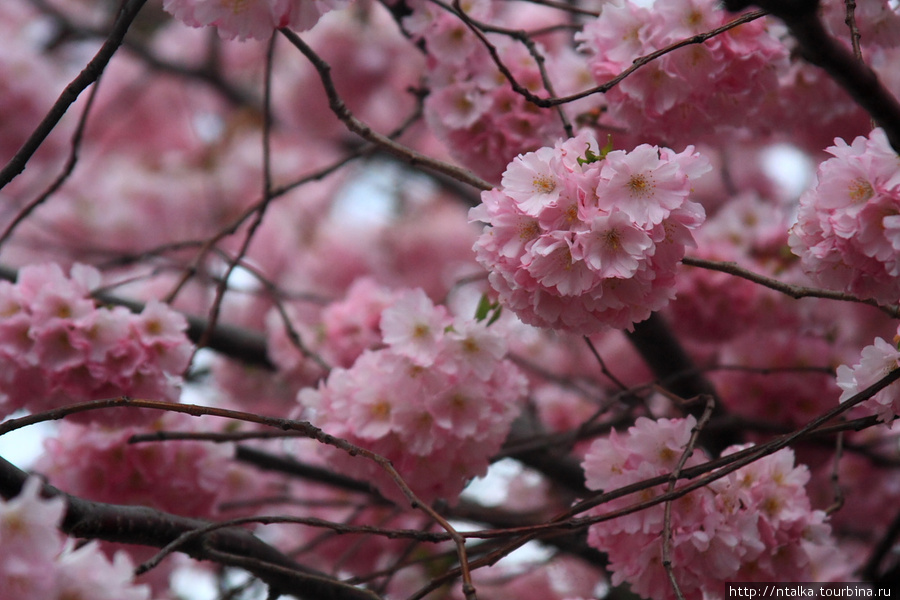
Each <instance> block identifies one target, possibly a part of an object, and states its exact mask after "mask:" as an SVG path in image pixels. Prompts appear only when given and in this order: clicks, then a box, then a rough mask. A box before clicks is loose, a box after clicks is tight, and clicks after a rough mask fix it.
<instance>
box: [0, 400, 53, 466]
mask: <svg viewBox="0 0 900 600" xmlns="http://www.w3.org/2000/svg"><path fill="white" fill-rule="evenodd" d="M25 415H26V413H25V412H23V411H19V412H16V413H15V414H12V415H10V416H9V419H15V418H18V417H24V416H25ZM55 434H56V425H55V424H54V423H36V424H34V425H29V426H28V427H23V428H22V429H17V430H15V431H11V432H9V433H7V434H6V435H3V436H0V456H2V457H3V458H5V459H6V460H8V461H9V462H11V463H12V464H14V465H16V466H17V467H19V468H20V469H23V470H26V471H27V470H28V469H30V468H31V467H32V465H34V462H35V461H36V460H37V459H38V457H39V456H40V455H41V454H43V452H44V440H45V439H47V438H49V437H53V436H54V435H55Z"/></svg>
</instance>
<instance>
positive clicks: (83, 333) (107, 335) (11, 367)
mask: <svg viewBox="0 0 900 600" xmlns="http://www.w3.org/2000/svg"><path fill="white" fill-rule="evenodd" d="M99 285H100V273H99V271H97V270H96V269H94V268H93V267H88V266H85V265H79V264H76V265H74V266H73V267H72V269H71V275H70V276H66V275H65V274H64V272H63V270H62V269H61V268H60V267H59V265H57V264H47V265H34V266H27V267H24V268H22V269H21V270H20V271H19V276H18V280H17V282H16V283H15V284H13V283H11V282H8V281H2V282H0V315H2V316H3V318H2V319H0V414H2V415H7V414H9V413H11V412H13V411H15V410H17V409H20V408H25V409H28V410H29V411H32V412H36V411H41V410H48V409H51V408H54V407H57V406H61V405H64V404H72V403H75V402H83V401H87V400H97V399H101V398H110V397H116V396H123V395H125V396H132V397H144V398H153V399H157V400H168V401H175V400H177V399H178V397H179V393H180V391H179V384H180V382H181V374H182V372H183V371H184V370H185V369H186V368H187V366H188V362H189V361H190V357H191V350H192V345H191V343H190V341H189V340H188V338H187V336H186V335H185V330H186V328H187V322H186V321H185V319H184V317H183V316H181V315H180V314H179V313H177V312H175V311H173V310H171V309H169V307H168V306H166V305H165V304H162V303H160V302H156V301H151V302H149V303H148V304H147V305H146V307H145V308H144V310H143V311H142V312H141V313H140V314H134V313H131V312H130V311H128V310H127V309H125V308H123V307H113V308H106V307H98V306H97V303H96V302H95V301H94V299H92V298H91V291H92V290H94V289H96V288H97V287H99ZM136 414H139V413H138V411H92V412H88V413H83V415H85V418H95V419H104V420H107V421H108V422H109V421H110V420H117V419H119V420H120V419H123V418H124V419H128V418H131V417H133V416H134V415H136Z"/></svg>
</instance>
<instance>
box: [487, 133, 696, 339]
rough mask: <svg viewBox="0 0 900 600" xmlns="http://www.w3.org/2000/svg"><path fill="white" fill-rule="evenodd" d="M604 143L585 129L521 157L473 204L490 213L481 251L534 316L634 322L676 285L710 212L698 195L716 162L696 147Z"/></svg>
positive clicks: (595, 323) (505, 289) (558, 321)
mask: <svg viewBox="0 0 900 600" xmlns="http://www.w3.org/2000/svg"><path fill="white" fill-rule="evenodd" d="M598 152H600V151H599V150H598V149H597V142H596V140H595V139H594V138H593V137H592V136H591V135H590V134H581V135H579V136H577V137H575V138H570V139H569V140H566V141H562V142H558V143H557V144H556V145H555V146H554V147H552V148H551V147H544V148H541V149H540V150H538V151H536V152H530V153H528V154H525V155H520V156H519V157H517V158H516V159H515V160H513V162H512V163H510V164H509V167H508V168H507V170H506V171H505V172H504V174H503V182H502V187H501V188H500V189H496V188H495V189H493V190H490V191H486V192H483V193H482V195H481V200H482V204H481V205H479V206H477V207H475V208H473V209H472V210H471V211H470V213H469V217H470V219H472V220H473V221H481V222H484V223H487V227H485V229H484V232H483V233H482V235H481V237H480V238H479V239H478V241H477V242H476V243H475V252H476V256H477V258H478V261H479V262H480V263H481V264H482V265H483V266H484V267H485V268H487V269H488V271H489V272H490V282H491V285H492V286H493V288H494V289H495V290H496V291H497V292H499V294H500V297H501V299H502V300H503V302H504V303H505V304H506V305H508V306H509V307H510V308H512V310H513V311H515V313H516V314H517V315H518V316H519V318H520V319H522V320H523V321H525V322H526V323H529V324H531V325H535V326H538V327H550V328H554V329H563V330H568V331H572V332H576V333H579V334H587V333H592V332H596V331H599V330H601V329H604V328H607V327H614V328H620V329H625V328H631V327H632V326H633V324H634V323H636V322H639V321H643V320H644V319H646V318H647V317H649V316H650V313H651V312H653V311H655V310H658V309H660V308H662V307H663V306H665V305H666V304H667V303H668V302H669V300H670V299H671V298H672V296H673V295H674V294H673V288H674V285H675V269H676V267H677V265H678V263H679V261H680V260H681V259H682V258H683V256H684V251H685V247H686V246H691V245H693V244H694V238H693V235H692V234H691V230H692V229H694V228H696V227H698V226H699V225H700V224H701V223H702V222H703V220H704V218H705V212H704V210H703V208H702V207H701V206H700V205H699V204H697V203H696V202H693V201H691V200H689V199H688V197H689V196H690V194H691V190H692V185H693V181H694V180H695V179H696V178H697V177H699V176H700V175H701V174H702V173H705V172H706V171H708V170H709V168H710V167H709V163H708V161H707V160H706V159H705V158H703V157H702V156H700V154H698V153H697V152H695V151H694V148H693V146H688V147H687V148H686V149H685V150H684V151H682V152H680V153H676V152H674V151H672V150H670V149H668V148H659V147H656V146H650V145H647V144H642V145H640V146H638V147H637V148H635V149H634V150H632V151H631V152H625V151H623V150H616V151H611V152H608V153H605V155H604V156H601V155H600V154H598Z"/></svg>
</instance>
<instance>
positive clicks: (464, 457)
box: [299, 289, 526, 502]
mask: <svg viewBox="0 0 900 600" xmlns="http://www.w3.org/2000/svg"><path fill="white" fill-rule="evenodd" d="M380 328H381V332H382V335H383V344H384V346H383V347H382V348H381V349H377V350H366V351H365V352H363V353H362V354H361V355H360V356H359V358H358V359H357V360H356V362H355V363H354V364H353V366H352V367H350V368H348V369H340V368H338V369H333V370H332V371H331V373H330V375H329V377H328V379H327V380H326V381H325V382H324V383H323V384H321V385H320V386H319V388H318V389H316V390H314V389H312V388H306V389H304V390H302V391H301V392H300V395H299V401H300V403H301V404H302V405H303V406H304V407H306V409H307V410H308V412H309V417H310V420H311V421H312V422H313V423H314V424H316V425H318V426H320V427H322V428H323V429H324V430H325V431H326V432H328V433H330V434H332V435H335V436H338V437H340V438H343V439H346V440H348V441H350V442H352V443H354V444H356V445H358V446H361V447H364V448H367V449H370V450H372V451H374V452H376V453H378V454H381V455H382V456H385V457H387V458H389V459H391V461H392V462H393V464H394V466H395V467H396V469H397V471H398V472H399V473H400V474H401V476H403V477H404V479H405V480H406V482H407V483H408V484H409V485H410V486H411V487H412V489H413V491H415V492H416V494H418V495H419V497H420V498H421V499H422V500H424V501H426V502H430V501H432V500H434V499H437V498H443V499H446V500H447V501H450V502H453V501H455V500H456V498H457V496H458V495H459V493H460V491H462V489H463V487H464V486H465V484H466V483H467V482H468V481H469V480H470V479H471V478H472V477H476V476H478V475H483V474H484V473H485V471H486V470H487V467H488V458H489V457H490V456H491V455H493V454H494V453H495V452H497V450H499V448H500V445H501V444H502V443H503V441H504V439H505V438H506V435H507V433H508V432H509V427H510V424H511V423H512V420H513V418H514V417H515V415H516V414H517V413H518V403H519V401H520V400H521V398H522V397H523V396H524V394H525V389H526V380H525V377H524V376H523V375H522V374H521V372H520V371H519V370H518V369H517V368H516V367H515V366H514V365H513V364H512V363H511V362H509V361H508V360H505V359H504V356H505V353H506V345H505V342H504V340H503V338H502V337H501V336H499V335H497V334H495V333H494V332H492V331H491V330H489V329H488V328H487V326H486V325H485V324H484V323H482V322H477V321H469V320H462V319H453V318H451V317H450V316H449V314H448V313H447V311H446V310H445V309H444V308H443V307H442V306H435V305H434V304H432V302H431V300H430V299H429V298H428V297H427V296H426V295H425V293H424V292H422V291H421V290H420V289H417V290H407V291H405V292H403V293H401V294H400V295H399V297H398V298H397V299H396V301H394V302H393V303H392V304H391V305H390V306H389V307H388V308H386V309H385V310H384V311H383V312H382V314H381V321H380ZM326 451H327V455H328V459H329V461H330V462H331V463H332V464H333V465H334V466H335V467H337V468H339V469H341V470H342V471H343V472H346V473H348V474H350V475H353V476H355V477H358V478H361V479H365V480H367V481H371V482H373V483H375V484H376V485H377V486H378V488H379V490H380V491H381V492H382V493H383V494H384V495H385V496H388V497H390V498H395V499H401V498H402V496H401V495H400V494H399V491H398V488H397V486H396V484H395V482H393V481H392V480H391V479H390V478H389V477H388V476H387V475H386V474H385V473H384V472H383V470H382V469H381V468H380V467H378V466H377V465H376V464H374V463H373V462H371V461H366V460H362V459H360V458H353V457H351V456H349V455H348V454H347V453H345V452H342V451H337V450H334V449H332V448H327V449H326Z"/></svg>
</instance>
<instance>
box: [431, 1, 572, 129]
mask: <svg viewBox="0 0 900 600" xmlns="http://www.w3.org/2000/svg"><path fill="white" fill-rule="evenodd" d="M432 2H434V3H435V4H438V5H440V6H443V7H445V8H446V9H447V10H451V11H452V12H453V13H454V14H455V15H456V16H457V17H459V19H460V20H461V21H462V22H463V23H464V24H465V26H466V27H468V28H469V30H470V31H471V32H472V33H473V34H474V35H475V37H477V38H478V39H479V41H480V42H481V43H482V45H483V46H484V47H485V48H486V49H487V51H488V54H489V55H490V57H491V60H493V61H494V65H495V66H496V67H497V68H498V69H500V72H501V73H502V74H503V76H504V77H505V78H506V80H507V81H508V82H509V85H510V86H511V87H512V89H513V91H515V92H516V93H518V94H520V95H521V96H523V97H524V98H525V100H526V101H528V102H531V103H532V104H535V103H534V102H533V101H532V100H531V97H532V96H534V95H533V94H532V93H531V92H530V91H529V90H528V88H526V87H525V86H523V85H522V84H521V83H519V82H518V81H517V80H516V78H515V76H514V75H513V74H512V71H510V70H509V67H507V66H506V64H505V63H504V62H503V59H501V58H500V53H499V52H498V51H497V47H496V46H494V44H492V43H491V41H490V40H489V39H487V36H486V35H485V33H486V32H493V33H500V34H502V35H506V36H509V37H511V38H512V39H515V40H518V41H519V42H521V43H522V44H524V45H525V48H527V49H528V53H529V54H530V55H531V58H533V59H534V62H535V64H536V65H537V68H538V72H539V73H540V75H541V82H542V83H543V84H544V89H545V90H547V93H548V94H550V97H554V96H556V92H554V91H553V83H552V82H551V81H550V76H549V74H548V73H547V67H546V65H545V63H546V58H545V57H544V55H543V54H541V53H540V51H538V48H537V44H535V42H534V40H533V39H532V38H531V36H529V35H528V33H527V32H525V31H522V30H514V29H506V28H504V27H497V26H493V25H487V24H485V23H480V22H476V21H475V20H474V19H472V18H471V17H470V16H469V15H468V14H466V12H465V11H464V10H463V9H462V5H461V4H460V0H452V2H453V8H452V9H450V7H447V6H446V5H444V4H443V3H442V2H440V0H432ZM555 108H556V113H557V115H558V116H559V118H560V121H562V126H563V129H564V130H565V132H566V135H567V136H568V137H574V136H575V132H574V130H573V129H572V123H571V122H569V118H568V117H567V116H566V113H565V112H564V111H563V108H562V105H561V104H560V105H557V106H556V107H555Z"/></svg>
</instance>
